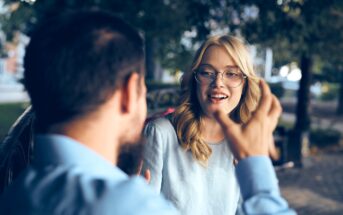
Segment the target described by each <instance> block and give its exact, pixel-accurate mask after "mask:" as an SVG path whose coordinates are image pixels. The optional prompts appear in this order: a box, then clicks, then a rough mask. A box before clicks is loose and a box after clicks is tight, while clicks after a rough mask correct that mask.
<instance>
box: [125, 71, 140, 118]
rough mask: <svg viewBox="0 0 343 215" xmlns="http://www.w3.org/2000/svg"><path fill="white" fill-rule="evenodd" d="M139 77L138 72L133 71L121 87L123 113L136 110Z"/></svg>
mask: <svg viewBox="0 0 343 215" xmlns="http://www.w3.org/2000/svg"><path fill="white" fill-rule="evenodd" d="M139 78H140V76H139V75H138V73H136V72H133V73H132V74H131V75H130V76H129V78H128V79H127V81H126V83H124V84H123V86H122V88H121V91H122V96H121V111H122V113H123V114H125V113H131V112H132V111H136V110H137V109H136V106H137V105H138V93H139V90H138V87H139Z"/></svg>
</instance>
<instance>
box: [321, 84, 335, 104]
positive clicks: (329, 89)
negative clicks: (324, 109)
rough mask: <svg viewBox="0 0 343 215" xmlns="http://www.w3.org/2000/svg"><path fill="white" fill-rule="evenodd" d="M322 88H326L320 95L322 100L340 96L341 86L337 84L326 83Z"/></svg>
mask: <svg viewBox="0 0 343 215" xmlns="http://www.w3.org/2000/svg"><path fill="white" fill-rule="evenodd" d="M322 88H324V89H325V91H324V92H322V94H321V95H320V99H321V100H322V101H332V100H335V99H337V98H338V90H339V86H338V85H337V84H329V83H325V84H324V85H323V87H322Z"/></svg>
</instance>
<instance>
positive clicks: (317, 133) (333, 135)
mask: <svg viewBox="0 0 343 215" xmlns="http://www.w3.org/2000/svg"><path fill="white" fill-rule="evenodd" d="M340 138H341V133H340V132H339V131H337V130H334V129H315V130H311V131H310V143H311V145H313V146H318V147H325V146H330V145H337V144H339V141H340Z"/></svg>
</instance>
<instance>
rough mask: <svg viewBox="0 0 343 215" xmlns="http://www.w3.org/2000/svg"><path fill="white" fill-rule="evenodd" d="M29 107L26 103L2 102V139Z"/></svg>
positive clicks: (0, 122) (0, 125)
mask: <svg viewBox="0 0 343 215" xmlns="http://www.w3.org/2000/svg"><path fill="white" fill-rule="evenodd" d="M27 107H28V104H26V103H14V104H0V141H1V140H2V139H3V138H4V137H5V135H6V134H7V133H8V130H9V129H10V127H11V126H12V124H13V123H14V122H15V120H16V119H17V118H18V117H19V116H20V115H21V114H22V113H23V112H24V110H25V109H26V108H27Z"/></svg>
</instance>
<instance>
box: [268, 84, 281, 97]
mask: <svg viewBox="0 0 343 215" xmlns="http://www.w3.org/2000/svg"><path fill="white" fill-rule="evenodd" d="M268 85H269V87H270V90H271V91H272V93H274V94H275V96H276V97H277V98H279V99H281V98H282V97H283V96H284V94H285V89H284V88H283V86H282V83H268Z"/></svg>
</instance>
